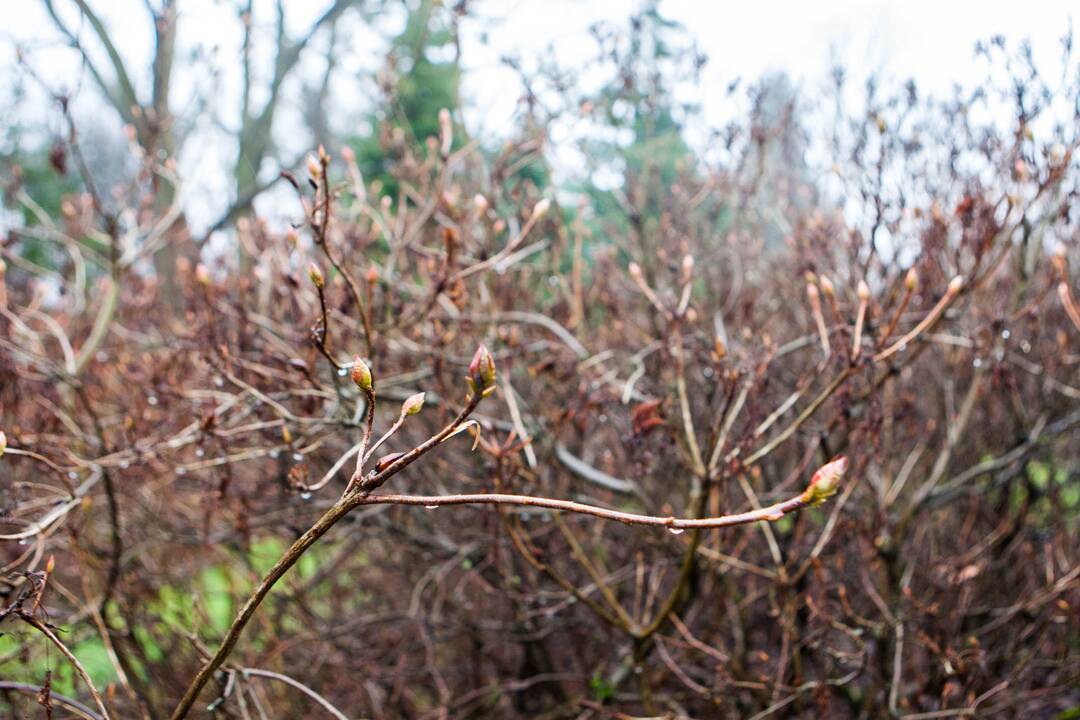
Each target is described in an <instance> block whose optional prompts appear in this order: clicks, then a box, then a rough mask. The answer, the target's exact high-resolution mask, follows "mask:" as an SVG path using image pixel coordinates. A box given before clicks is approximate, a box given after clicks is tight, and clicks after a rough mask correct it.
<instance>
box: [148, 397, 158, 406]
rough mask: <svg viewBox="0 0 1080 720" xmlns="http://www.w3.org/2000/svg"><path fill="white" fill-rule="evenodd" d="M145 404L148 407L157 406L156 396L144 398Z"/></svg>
mask: <svg viewBox="0 0 1080 720" xmlns="http://www.w3.org/2000/svg"><path fill="white" fill-rule="evenodd" d="M146 403H147V404H148V405H157V396H156V395H151V396H150V397H148V398H146Z"/></svg>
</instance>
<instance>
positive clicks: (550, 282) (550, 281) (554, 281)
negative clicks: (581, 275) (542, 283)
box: [548, 275, 559, 287]
mask: <svg viewBox="0 0 1080 720" xmlns="http://www.w3.org/2000/svg"><path fill="white" fill-rule="evenodd" d="M558 284H559V278H557V277H555V276H554V275H548V285H550V286H551V287H555V286H556V285H558Z"/></svg>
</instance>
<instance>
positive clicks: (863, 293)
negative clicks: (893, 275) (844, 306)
mask: <svg viewBox="0 0 1080 720" xmlns="http://www.w3.org/2000/svg"><path fill="white" fill-rule="evenodd" d="M855 294H856V295H858V297H859V302H869V301H870V286H869V285H867V284H866V281H865V280H860V281H859V287H858V289H856V291H855Z"/></svg>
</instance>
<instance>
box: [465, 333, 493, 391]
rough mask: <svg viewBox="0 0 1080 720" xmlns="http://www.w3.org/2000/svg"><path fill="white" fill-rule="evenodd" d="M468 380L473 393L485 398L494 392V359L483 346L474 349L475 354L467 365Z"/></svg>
mask: <svg viewBox="0 0 1080 720" xmlns="http://www.w3.org/2000/svg"><path fill="white" fill-rule="evenodd" d="M468 380H469V387H470V388H472V391H473V392H474V393H480V394H481V395H483V396H487V395H490V394H491V393H492V392H494V390H495V359H494V358H493V357H491V353H490V352H488V349H487V347H485V346H484V345H481V346H480V347H478V348H477V349H476V354H475V355H473V359H472V362H470V363H469V377H468Z"/></svg>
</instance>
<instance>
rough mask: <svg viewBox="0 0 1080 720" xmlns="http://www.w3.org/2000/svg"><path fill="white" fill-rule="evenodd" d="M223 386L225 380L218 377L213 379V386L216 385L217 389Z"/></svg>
mask: <svg viewBox="0 0 1080 720" xmlns="http://www.w3.org/2000/svg"><path fill="white" fill-rule="evenodd" d="M224 384H225V379H224V378H220V377H216V378H214V385H216V386H217V387H221V386H222V385H224Z"/></svg>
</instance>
